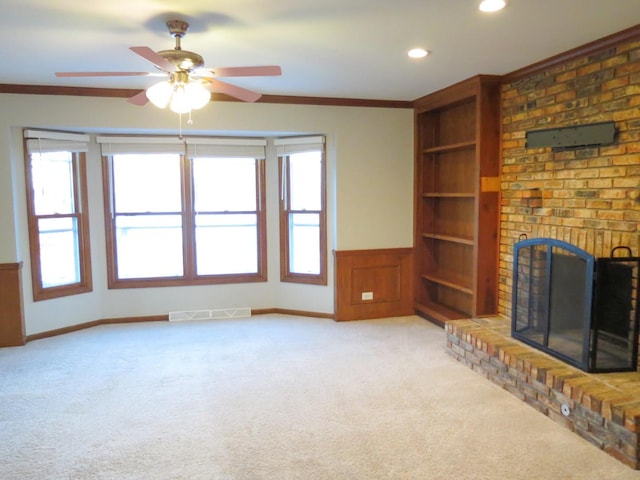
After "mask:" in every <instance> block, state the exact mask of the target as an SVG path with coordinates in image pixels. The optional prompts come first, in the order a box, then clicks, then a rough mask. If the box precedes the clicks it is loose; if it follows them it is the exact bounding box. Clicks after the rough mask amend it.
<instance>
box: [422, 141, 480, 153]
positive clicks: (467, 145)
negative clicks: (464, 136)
mask: <svg viewBox="0 0 640 480" xmlns="http://www.w3.org/2000/svg"><path fill="white" fill-rule="evenodd" d="M475 147H476V142H475V141H471V142H460V143H454V144H451V145H438V146H437V147H429V148H425V149H424V150H422V152H423V153H441V152H455V151H456V150H468V149H471V148H475Z"/></svg>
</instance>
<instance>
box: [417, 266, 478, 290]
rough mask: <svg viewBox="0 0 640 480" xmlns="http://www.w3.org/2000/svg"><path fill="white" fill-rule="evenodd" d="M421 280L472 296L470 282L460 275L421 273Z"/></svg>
mask: <svg viewBox="0 0 640 480" xmlns="http://www.w3.org/2000/svg"><path fill="white" fill-rule="evenodd" d="M422 278H423V279H425V280H428V281H430V282H435V283H438V284H440V285H444V286H445V287H449V288H452V289H454V290H458V291H460V292H463V293H467V294H469V295H473V289H472V288H471V282H470V281H469V279H467V278H464V277H463V276H462V275H455V274H452V273H447V272H442V271H440V272H432V273H423V274H422Z"/></svg>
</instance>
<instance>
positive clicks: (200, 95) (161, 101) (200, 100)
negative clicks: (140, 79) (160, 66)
mask: <svg viewBox="0 0 640 480" xmlns="http://www.w3.org/2000/svg"><path fill="white" fill-rule="evenodd" d="M146 94H147V98H148V99H149V100H150V101H151V103H153V104H154V105H155V106H156V107H158V108H166V107H167V105H168V106H169V108H170V109H171V110H172V111H174V112H176V113H188V112H190V111H191V110H197V109H199V108H202V107H204V106H205V105H206V104H207V103H209V101H210V100H211V93H210V92H209V90H207V89H206V88H205V87H204V85H202V84H201V83H200V82H187V83H182V82H175V81H174V82H171V81H164V82H159V83H156V84H155V85H152V86H151V87H149V88H148V89H147V93H146Z"/></svg>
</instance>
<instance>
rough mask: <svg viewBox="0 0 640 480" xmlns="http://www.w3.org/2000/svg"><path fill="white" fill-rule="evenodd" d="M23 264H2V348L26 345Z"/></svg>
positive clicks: (0, 280)
mask: <svg viewBox="0 0 640 480" xmlns="http://www.w3.org/2000/svg"><path fill="white" fill-rule="evenodd" d="M21 269H22V263H2V264H0V347H16V346H19V345H24V343H25V331H24V310H23V303H22V282H21Z"/></svg>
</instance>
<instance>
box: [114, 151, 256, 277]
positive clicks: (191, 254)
mask: <svg viewBox="0 0 640 480" xmlns="http://www.w3.org/2000/svg"><path fill="white" fill-rule="evenodd" d="M111 162H112V157H111V156H103V157H102V172H103V174H102V178H103V192H104V212H105V215H104V217H105V233H106V246H107V283H108V288H109V289H119V288H149V287H174V286H186V285H215V284H229V283H251V282H266V281H267V233H266V208H265V206H266V197H265V159H255V162H256V177H255V178H256V211H255V213H256V215H257V230H258V233H257V235H258V238H257V255H258V268H257V272H255V273H246V274H245V273H242V274H221V275H197V274H196V262H195V259H196V252H195V248H196V247H195V215H196V212H195V211H194V208H193V201H194V200H193V168H192V166H191V161H190V160H189V159H188V158H186V156H185V155H180V166H181V168H180V171H181V185H182V188H181V192H182V198H181V201H182V211H181V216H182V225H183V229H182V235H183V242H182V245H183V251H182V258H183V265H184V270H183V275H182V276H179V277H155V278H152V277H150V278H126V279H121V278H118V273H117V262H116V258H117V257H116V242H115V233H116V229H115V213H114V212H113V211H112V209H113V205H115V199H114V197H113V195H114V193H113V188H112V187H113V182H112V175H111ZM240 213H247V212H240ZM251 213H253V212H251Z"/></svg>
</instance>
